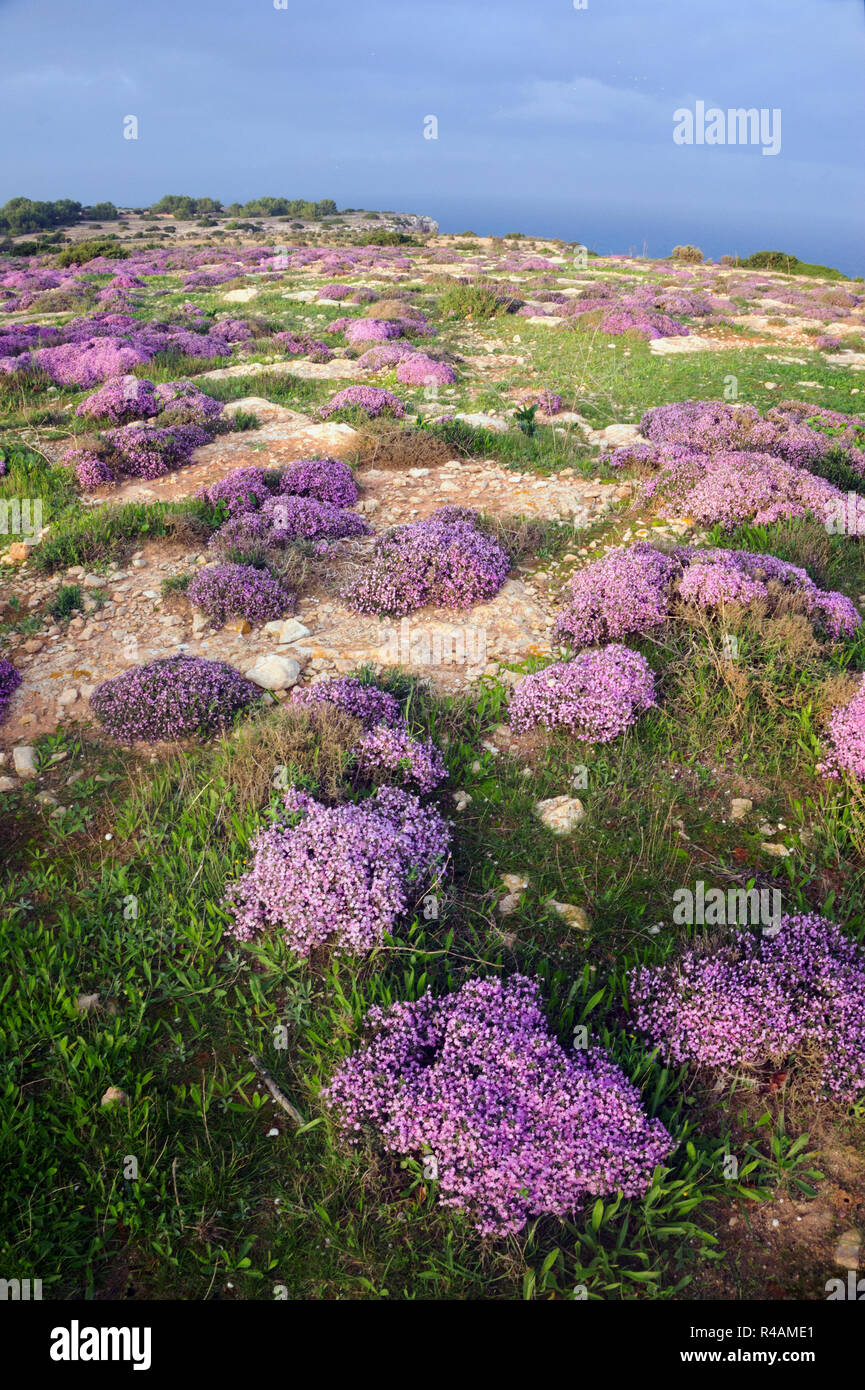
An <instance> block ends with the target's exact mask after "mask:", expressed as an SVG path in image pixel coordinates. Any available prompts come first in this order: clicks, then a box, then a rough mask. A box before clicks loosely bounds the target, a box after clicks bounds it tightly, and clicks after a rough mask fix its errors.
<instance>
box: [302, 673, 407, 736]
mask: <svg viewBox="0 0 865 1390" xmlns="http://www.w3.org/2000/svg"><path fill="white" fill-rule="evenodd" d="M291 701H292V704H294V705H301V706H305V707H306V708H313V709H314V708H315V707H316V706H317V705H320V704H329V705H336V707H337V708H338V709H341V710H344V711H345V713H346V714H350V715H351V717H352V719H358V720H359V721H360V723H361V724H363V726H364V728H365V729H373V728H375V727H376V725H378V724H390V725H397V724H399V723H400V721H401V719H402V714H401V711H400V707H399V701H398V700H397V699H396V697H395V696H393V695H390V694H389V693H388V692H387V691H386V690H380V689H379V687H378V686H377V685H367V684H366V683H365V682H364V681H361V680H359V679H358V678H357V676H334V677H333V679H332V680H326V681H318V682H317V684H316V685H305V686H299V685H296V686H295V687H294V688H293V690H292V692H291Z"/></svg>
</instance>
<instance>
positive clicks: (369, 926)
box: [226, 787, 450, 956]
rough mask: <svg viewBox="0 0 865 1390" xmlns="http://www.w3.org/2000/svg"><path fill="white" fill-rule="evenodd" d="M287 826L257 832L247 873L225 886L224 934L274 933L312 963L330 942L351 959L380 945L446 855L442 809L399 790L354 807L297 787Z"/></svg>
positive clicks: (288, 801) (288, 804) (289, 797)
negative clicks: (229, 920) (228, 922)
mask: <svg viewBox="0 0 865 1390" xmlns="http://www.w3.org/2000/svg"><path fill="white" fill-rule="evenodd" d="M284 806H285V811H286V813H287V821H286V822H285V823H283V824H276V825H272V826H268V827H267V828H266V829H264V830H261V831H260V832H259V833H258V835H257V836H256V838H255V839H254V840H253V843H252V854H253V859H252V867H251V868H250V870H249V872H248V873H246V874H244V875H243V877H242V878H240V879H238V880H237V881H236V882H235V883H233V884H231V885H230V886H229V889H228V892H227V895H226V904H227V907H228V910H229V912H230V913H231V915H232V917H233V919H234V920H233V924H232V926H231V928H230V930H229V934H230V935H232V936H235V937H237V938H238V939H239V940H241V941H251V940H252V939H253V938H255V937H256V936H258V935H259V934H260V933H262V932H265V933H267V932H271V931H276V932H278V933H279V934H280V935H281V936H282V937H283V938H284V940H285V941H286V942H287V944H288V945H289V946H290V947H291V949H292V950H293V951H296V952H297V954H298V955H300V956H308V955H309V954H310V952H311V951H313V950H314V949H315V948H316V947H317V946H322V945H324V944H325V943H326V942H330V941H333V943H334V944H335V945H337V946H339V947H341V948H344V949H345V950H348V951H351V952H353V953H358V954H361V953H364V952H366V951H369V950H371V949H372V948H373V947H374V946H380V945H381V943H382V941H383V940H384V937H385V933H389V932H391V931H392V930H393V927H394V924H395V923H396V921H397V919H398V917H400V916H401V915H402V914H403V913H404V912H406V911H408V910H409V908H410V906H411V905H412V901H413V897H416V896H417V895H418V894H419V893H420V891H421V889H422V887H423V886H424V884H426V883H428V882H429V881H430V879H431V876H432V875H434V874H435V873H436V872H437V871H439V870H440V869H441V868H442V867H443V866H444V864H445V861H446V860H447V856H448V853H449V847H450V836H449V833H448V829H447V826H446V825H445V822H444V821H443V820H442V818H441V816H440V815H439V813H438V811H436V810H435V808H434V807H431V806H423V805H422V804H421V802H420V801H418V799H417V797H415V796H412V795H411V794H410V793H409V792H406V791H403V790H402V788H400V787H379V789H378V791H377V792H376V793H375V795H374V796H372V797H370V798H368V799H367V800H365V801H362V802H360V803H359V804H353V803H352V804H349V805H343V806H323V805H321V804H320V803H319V802H317V801H314V800H313V799H312V798H311V797H309V796H307V795H306V794H305V793H303V792H298V791H296V790H294V789H293V788H292V789H291V790H290V791H288V792H287V793H286V795H285V798H284Z"/></svg>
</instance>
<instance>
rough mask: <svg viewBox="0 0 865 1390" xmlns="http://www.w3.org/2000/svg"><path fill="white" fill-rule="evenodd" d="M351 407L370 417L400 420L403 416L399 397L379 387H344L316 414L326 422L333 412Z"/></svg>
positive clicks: (403, 408) (402, 407)
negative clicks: (390, 416)
mask: <svg viewBox="0 0 865 1390" xmlns="http://www.w3.org/2000/svg"><path fill="white" fill-rule="evenodd" d="M352 406H356V407H357V409H358V410H363V411H364V412H365V413H366V414H367V415H369V416H370V417H375V416H376V415H393V416H394V417H395V418H396V419H398V420H400V419H402V417H403V416H404V415H405V407H404V405H403V403H402V401H401V400H400V398H399V396H395V395H394V394H393V392H392V391H385V390H383V389H382V387H380V386H346V388H345V390H344V391H337V393H336V395H335V396H331V398H330V400H329V401H328V402H327V404H326V405H323V406H320V407H319V412H318V413H319V415H320V416H321V418H322V420H326V419H327V418H328V416H330V415H333V414H334V412H335V411H337V410H349V409H351V407H352Z"/></svg>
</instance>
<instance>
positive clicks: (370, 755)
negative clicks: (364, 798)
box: [355, 724, 448, 792]
mask: <svg viewBox="0 0 865 1390" xmlns="http://www.w3.org/2000/svg"><path fill="white" fill-rule="evenodd" d="M355 760H356V765H357V769H358V771H359V773H360V774H361V776H364V777H370V778H372V779H373V780H374V781H380V780H381V779H382V778H386V779H387V780H388V781H391V780H392V779H393V778H397V779H398V782H399V783H400V784H401V785H402V786H412V785H413V786H415V787H416V788H417V790H418V791H419V792H431V791H434V790H435V788H436V787H437V786H439V785H440V784H441V783H442V782H444V780H445V779H446V777H447V775H448V770H447V767H446V765H445V760H444V758H443V757H442V754H441V750H440V749H439V748H438V747H437V746H436V744H435V743H433V741H432V739H431V738H428V739H417V738H412V736H411V734H410V733H409V730H408V728H407V726H406V725H404V724H398V725H388V724H379V725H377V727H376V728H374V729H370V730H368V732H366V733H365V734H363V736H362V737H361V739H360V742H359V743H358V745H357V748H356V749H355Z"/></svg>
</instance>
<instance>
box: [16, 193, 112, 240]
mask: <svg viewBox="0 0 865 1390" xmlns="http://www.w3.org/2000/svg"><path fill="white" fill-rule="evenodd" d="M118 215H119V214H118V211H117V208H116V207H115V206H114V204H113V203H93V204H91V205H90V206H89V207H88V206H86V205H85V204H83V203H76V202H74V201H73V200H72V199H71V198H58V199H57V200H56V202H53V203H40V202H34V200H33V199H32V198H10V199H9V201H8V203H6V204H5V205H4V206H3V207H2V208H0V232H5V233H6V234H7V235H9V236H20V235H21V233H22V232H41V231H45V230H47V229H48V228H51V227H71V226H72V225H73V224H74V223H76V222H113V221H115V220H116V218H117V217H118Z"/></svg>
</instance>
